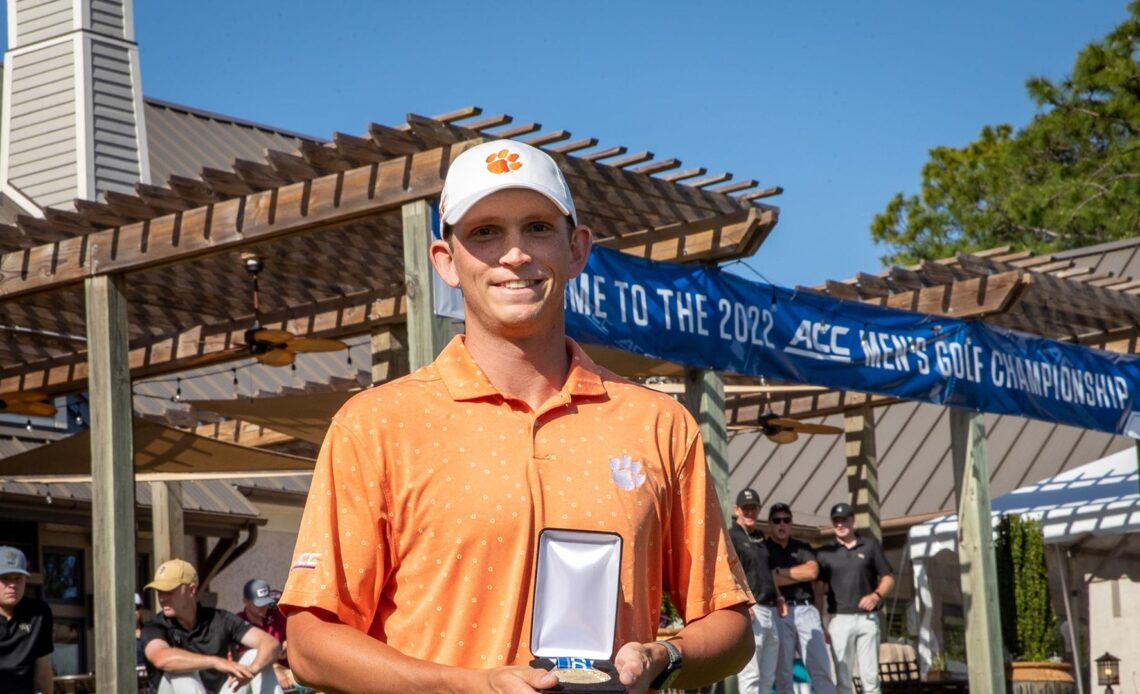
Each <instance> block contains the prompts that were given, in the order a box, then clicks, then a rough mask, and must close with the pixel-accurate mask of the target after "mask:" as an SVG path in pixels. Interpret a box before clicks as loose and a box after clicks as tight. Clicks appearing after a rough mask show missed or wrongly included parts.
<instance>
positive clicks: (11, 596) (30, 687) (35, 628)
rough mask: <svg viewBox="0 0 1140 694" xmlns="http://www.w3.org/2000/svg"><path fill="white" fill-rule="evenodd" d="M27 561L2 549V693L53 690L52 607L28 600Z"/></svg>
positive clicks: (20, 554)
mask: <svg viewBox="0 0 1140 694" xmlns="http://www.w3.org/2000/svg"><path fill="white" fill-rule="evenodd" d="M28 576H29V574H28V558H27V557H25V556H24V553H23V552H21V551H20V550H18V549H16V548H15V547H0V694H34V693H35V692H46V693H48V694H50V692H51V691H52V674H53V673H52V669H51V654H52V651H54V650H55V646H54V645H53V644H52V617H51V608H50V607H48V605H47V603H46V602H44V601H43V600H37V599H36V598H31V597H27V596H25V595H24V592H25V591H26V590H27V587H28Z"/></svg>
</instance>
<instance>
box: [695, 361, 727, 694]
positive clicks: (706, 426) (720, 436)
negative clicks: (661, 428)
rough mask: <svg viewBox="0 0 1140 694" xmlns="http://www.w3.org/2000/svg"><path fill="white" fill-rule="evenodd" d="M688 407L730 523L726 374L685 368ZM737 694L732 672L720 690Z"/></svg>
mask: <svg viewBox="0 0 1140 694" xmlns="http://www.w3.org/2000/svg"><path fill="white" fill-rule="evenodd" d="M685 406H686V407H687V408H688V409H689V412H691V413H692V415H693V417H694V418H695V419H696V420H697V424H699V425H700V427H701V438H702V439H703V440H704V444H705V460H706V461H707V464H708V466H709V475H711V477H712V482H713V488H715V489H716V495H717V498H718V499H719V500H720V510H721V513H722V514H723V515H724V518H725V522H726V523H732V522H733V518H732V507H733V506H734V504H733V499H732V498H731V497H730V496H729V493H728V472H729V470H728V427H727V426H726V424H725V419H724V376H722V375H721V374H720V373H718V372H716V371H710V370H708V369H691V368H690V369H685ZM717 691H719V692H723V694H737V692H738V691H739V689H738V684H737V680H736V675H730V676H729V677H728V678H726V679H725V680H724V681H723V682H721V683H720V685H719V688H718V689H717Z"/></svg>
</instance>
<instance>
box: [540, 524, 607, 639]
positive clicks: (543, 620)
mask: <svg viewBox="0 0 1140 694" xmlns="http://www.w3.org/2000/svg"><path fill="white" fill-rule="evenodd" d="M620 582H621V536H620V535H616V534H614V533H597V532H586V531H580V530H554V529H549V528H548V529H546V530H543V531H542V534H541V535H539V538H538V567H537V569H536V570H535V588H534V617H533V621H532V624H531V633H530V638H531V640H530V644H531V653H533V654H534V655H536V656H538V657H540V658H557V657H575V658H592V659H594V660H604V659H606V658H609V657H610V654H611V651H612V650H613V646H614V630H615V629H616V626H617V607H618V586H619V585H620Z"/></svg>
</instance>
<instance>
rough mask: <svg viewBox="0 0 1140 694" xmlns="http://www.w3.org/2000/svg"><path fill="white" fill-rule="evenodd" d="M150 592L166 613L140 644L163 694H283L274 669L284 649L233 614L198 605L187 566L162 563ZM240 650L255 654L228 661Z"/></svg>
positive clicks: (192, 572) (195, 579) (195, 586)
mask: <svg viewBox="0 0 1140 694" xmlns="http://www.w3.org/2000/svg"><path fill="white" fill-rule="evenodd" d="M146 587H147V589H148V590H149V589H153V590H154V591H155V592H156V593H157V595H158V603H159V605H160V606H161V608H162V609H161V611H160V612H159V613H158V614H156V615H155V616H154V618H153V619H151V620H150V621H149V622H147V623H146V624H144V625H143V627H142V631H141V633H140V636H139V641H140V642H141V643H142V646H143V653H144V654H145V655H146V659H147V661H148V662H149V664H150V665H149V667H148V669H149V670H150V673H151V674H150V685H151V687H152V688H153V689H154V690H156V691H158V692H159V694H206V693H208V694H216V693H218V692H226V694H229V693H230V692H234V693H236V694H244V693H247V692H250V691H254V692H257V694H271V693H272V694H280V692H281V688H280V687H279V686H278V685H277V677H276V676H275V675H274V674H273V663H274V662H275V661H276V660H277V657H278V656H279V655H280V653H281V644H280V643H278V642H277V639H275V638H273V636H271V635H270V634H269V633H268V632H266V631H264V630H262V629H259V628H257V627H255V626H253V625H252V624H250V623H249V622H246V621H243V620H241V619H240V618H238V616H237V615H235V614H234V613H232V612H227V611H226V610H219V609H214V608H212V607H206V606H204V605H199V604H198V572H197V571H196V570H195V569H194V567H193V566H192V565H191V564H190V563H189V562H186V561H183V560H182V559H171V560H170V561H167V562H165V563H163V564H162V565H161V566H159V567H158V570H157V571H156V572H155V574H154V580H153V581H151V582H150V583H148V584H147V585H146ZM238 644H241V645H242V646H245V647H246V648H249V649H251V650H249V651H248V652H247V653H246V654H245V656H244V657H243V658H242V659H241V660H238V661H235V660H230V658H229V654H230V649H231V648H232V647H234V646H236V645H238ZM263 672H268V675H267V676H265V677H262V676H261V675H262V673H263ZM250 685H252V686H253V688H252V690H251V689H250V688H249V687H250Z"/></svg>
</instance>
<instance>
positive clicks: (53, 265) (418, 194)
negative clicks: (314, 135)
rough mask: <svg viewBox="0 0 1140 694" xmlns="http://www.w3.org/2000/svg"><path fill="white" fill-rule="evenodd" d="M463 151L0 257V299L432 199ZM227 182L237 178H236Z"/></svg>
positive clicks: (431, 154)
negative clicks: (449, 163)
mask: <svg viewBox="0 0 1140 694" xmlns="http://www.w3.org/2000/svg"><path fill="white" fill-rule="evenodd" d="M466 148H467V147H466V146H465V145H464V144H462V143H461V144H459V145H455V146H450V147H443V148H440V149H433V150H428V151H426V152H422V153H419V154H415V155H411V156H409V157H406V158H401V159H393V160H388V161H384V162H380V163H377V164H375V165H372V166H362V167H358V168H356V169H352V170H350V171H346V172H343V173H336V174H330V175H327V176H322V177H320V178H317V179H313V180H311V181H302V182H298V183H293V184H289V185H285V186H282V187H280V188H274V189H271V190H265V191H260V192H256V193H249V194H246V195H242V196H240V197H237V198H233V199H229V200H224V201H222V202H217V203H215V204H212V205H206V206H204V207H197V208H194V209H191V210H186V211H184V212H182V213H180V214H172V215H166V216H163V217H157V218H155V219H152V220H149V221H147V222H138V223H134V224H128V225H125V226H122V227H118V228H115V229H107V230H104V231H99V232H95V233H92V234H88V235H87V236H84V237H81V238H69V239H64V240H61V241H58V242H56V243H53V244H50V245H44V246H38V247H35V248H31V249H26V250H24V251H15V252H9V253H5V254H4V255H3V256H0V297H2V298H3V299H5V300H8V299H11V298H14V297H18V296H23V295H25V294H29V293H32V292H37V291H44V290H47V289H52V288H57V287H64V286H69V285H73V284H75V283H77V282H79V281H81V280H82V279H83V278H84V277H87V276H89V275H95V274H103V273H109V272H137V271H140V270H145V269H148V268H153V267H156V266H159V265H163V264H167V263H170V262H177V261H185V260H189V259H191V258H196V257H201V256H204V255H210V254H214V253H219V252H222V251H226V250H233V249H237V248H241V247H244V246H249V245H252V244H253V243H257V242H263V241H267V240H269V239H271V238H274V237H277V236H282V235H285V234H290V233H296V232H299V231H304V230H307V229H311V228H314V227H317V226H322V225H330V224H339V223H343V222H347V221H350V220H352V219H356V218H359V217H362V216H367V215H375V214H379V213H381V212H384V211H387V210H391V209H395V208H397V207H399V206H400V205H402V204H403V203H405V202H409V201H412V200H418V199H423V198H430V197H434V196H436V195H438V194H439V192H440V191H441V190H442V188H443V177H442V175H441V173H442V170H443V168H444V161H443V159H444V157H447V158H448V159H450V158H452V157H453V156H456V155H458V154H459V152H461V151H463V150H464V149H466ZM229 176H231V177H233V179H237V177H236V176H235V175H234V174H232V173H230V174H229ZM237 180H239V181H240V179H237ZM242 185H248V184H245V183H242Z"/></svg>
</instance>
